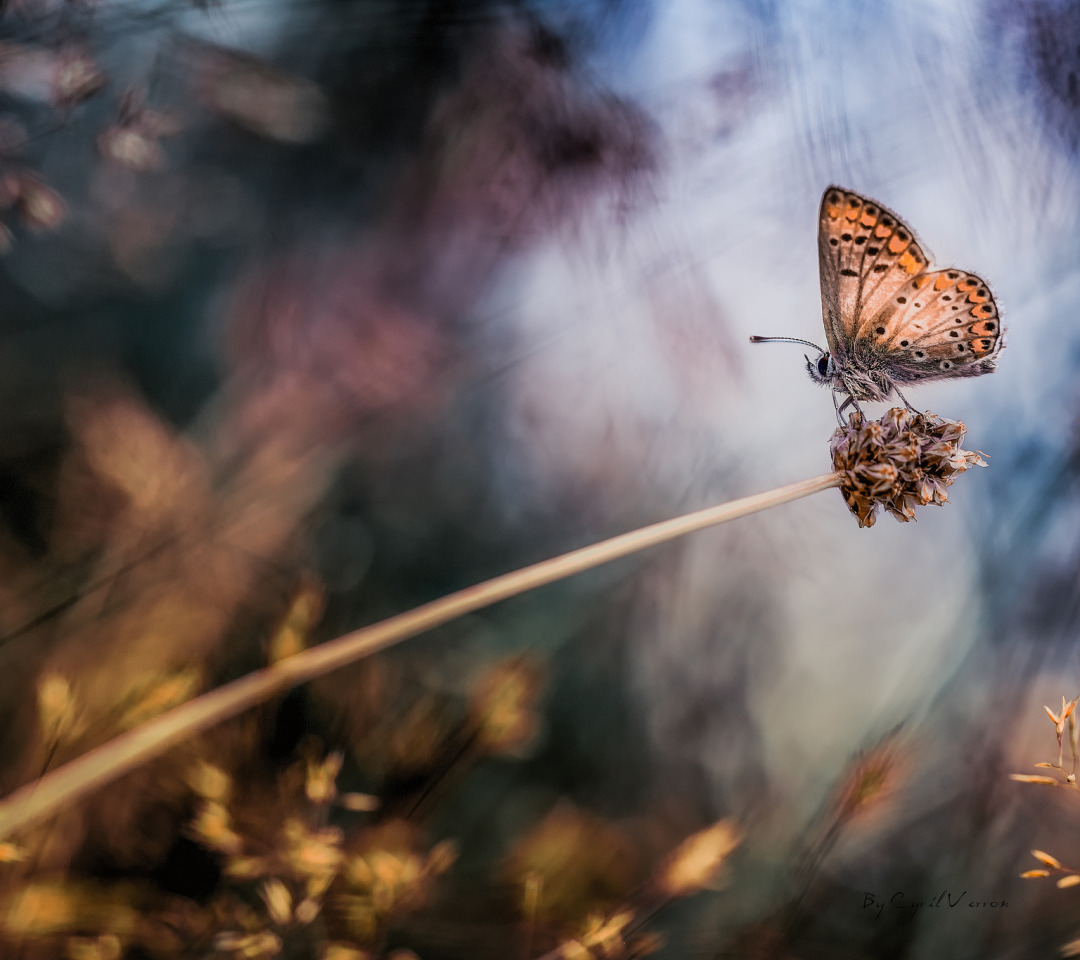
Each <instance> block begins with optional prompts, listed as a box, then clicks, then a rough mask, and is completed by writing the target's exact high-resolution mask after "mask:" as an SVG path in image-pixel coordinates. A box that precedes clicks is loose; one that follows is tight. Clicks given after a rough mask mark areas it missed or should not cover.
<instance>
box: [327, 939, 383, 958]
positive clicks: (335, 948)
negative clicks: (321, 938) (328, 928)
mask: <svg viewBox="0 0 1080 960" xmlns="http://www.w3.org/2000/svg"><path fill="white" fill-rule="evenodd" d="M370 956H371V954H370V953H368V952H367V951H366V950H361V949H360V948H359V947H354V946H353V945H352V944H351V943H328V944H327V945H326V946H325V947H324V948H323V954H322V960H368V958H369V957H370Z"/></svg>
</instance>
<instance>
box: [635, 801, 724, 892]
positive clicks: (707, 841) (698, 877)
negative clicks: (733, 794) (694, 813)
mask: <svg viewBox="0 0 1080 960" xmlns="http://www.w3.org/2000/svg"><path fill="white" fill-rule="evenodd" d="M739 841H740V837H739V833H738V831H737V830H736V828H735V824H734V823H733V822H732V821H731V820H720V821H719V822H717V823H714V824H713V825H712V826H711V827H708V828H706V829H705V830H699V831H698V832H697V833H695V834H692V835H691V836H690V837H688V838H687V839H686V840H684V841H683V842H682V843H681V844H680V845H679V846H678V847H677V848H676V849H675V851H674V852H673V853H672V854H671V855H670V856H668V858H667V859H666V860H665V861H664V863H663V864H662V865H661V867H660V870H659V872H658V873H657V878H656V886H657V888H658V889H659V891H660V892H661V893H662V894H663V895H665V896H668V897H685V896H689V895H690V894H692V893H697V892H698V891H699V890H703V889H704V888H705V887H707V886H708V885H709V884H710V883H712V881H713V878H714V877H715V876H716V873H717V871H718V870H719V869H720V867H721V865H722V864H723V862H724V860H725V859H727V856H728V854H730V853H731V851H732V850H734V849H735V848H736V847H737V846H738V845H739Z"/></svg>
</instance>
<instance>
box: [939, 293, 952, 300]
mask: <svg viewBox="0 0 1080 960" xmlns="http://www.w3.org/2000/svg"><path fill="white" fill-rule="evenodd" d="M941 299H942V300H951V299H952V297H950V296H949V295H948V294H945V296H943V297H942V298H941Z"/></svg>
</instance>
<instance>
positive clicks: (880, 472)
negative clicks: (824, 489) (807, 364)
mask: <svg viewBox="0 0 1080 960" xmlns="http://www.w3.org/2000/svg"><path fill="white" fill-rule="evenodd" d="M966 432H967V431H966V428H965V427H964V425H963V424H962V423H960V422H959V421H957V420H946V419H943V418H942V417H937V416H935V415H934V414H932V413H915V412H914V411H911V410H905V409H903V408H901V407H893V408H892V409H891V410H888V411H887V412H886V413H885V414H884V415H883V416H882V418H881V419H880V420H878V421H869V422H867V421H866V420H865V419H864V418H863V416H862V414H860V413H853V414H852V415H851V418H850V420H849V424H848V426H846V427H840V428H838V429H837V430H836V432H835V433H834V434H833V436H832V442H831V444H830V446H831V449H832V459H833V469H834V470H836V472H837V473H839V474H840V475H841V476H842V478H843V483H842V484H841V487H840V489H841V492H842V493H843V494H844V499H845V500H846V501H847V505H848V507H849V508H850V509H851V512H852V513H853V514H854V515H855V517H856V519H857V520H858V521H859V526H860V527H872V526H873V525H874V521H875V520H876V519H877V516H876V514H877V508H878V506H879V505H880V506H883V507H885V509H886V510H887V511H888V512H889V513H891V514H892V515H893V516H894V517H896V519H897V520H901V521H904V522H907V521H908V520H914V519H915V507H916V506H924V505H925V504H928V503H935V504H938V505H940V504H943V503H945V502H946V501H947V500H948V497H947V496H946V494H945V488H946V487H948V486H949V485H950V484H951V483H952V482H953V478H954V477H955V476H956V474H958V473H963V472H964V471H965V470H967V469H968V468H969V467H971V466H980V467H985V466H987V463H986V461H985V460H984V459H983V455H982V454H981V453H979V452H978V451H974V450H961V449H960V444H961V442H962V441H963V439H964V434H965V433H966Z"/></svg>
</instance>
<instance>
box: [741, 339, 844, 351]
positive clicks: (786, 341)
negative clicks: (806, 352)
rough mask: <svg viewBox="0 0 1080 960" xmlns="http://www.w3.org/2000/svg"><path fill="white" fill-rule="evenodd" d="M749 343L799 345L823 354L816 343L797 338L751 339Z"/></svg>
mask: <svg viewBox="0 0 1080 960" xmlns="http://www.w3.org/2000/svg"><path fill="white" fill-rule="evenodd" d="M750 342H751V343H801V344H803V345H804V346H807V347H813V348H814V349H815V350H816V351H817V352H818V353H824V352H825V351H824V350H822V349H821V347H819V346H818V345H817V344H816V343H811V342H810V341H809V340H800V339H799V338H798V337H756V336H755V337H751V338H750Z"/></svg>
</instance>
